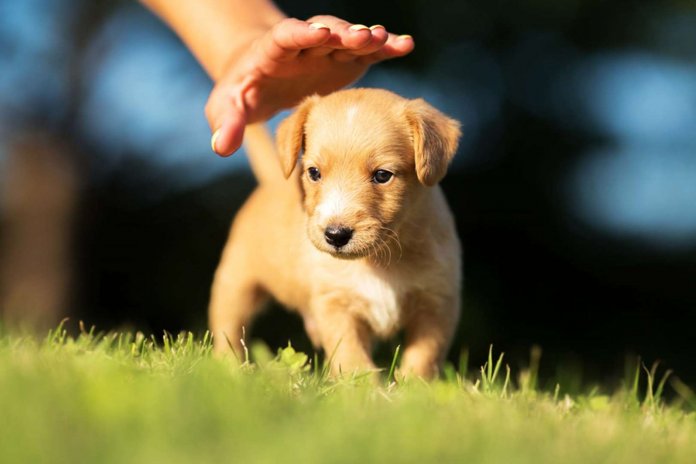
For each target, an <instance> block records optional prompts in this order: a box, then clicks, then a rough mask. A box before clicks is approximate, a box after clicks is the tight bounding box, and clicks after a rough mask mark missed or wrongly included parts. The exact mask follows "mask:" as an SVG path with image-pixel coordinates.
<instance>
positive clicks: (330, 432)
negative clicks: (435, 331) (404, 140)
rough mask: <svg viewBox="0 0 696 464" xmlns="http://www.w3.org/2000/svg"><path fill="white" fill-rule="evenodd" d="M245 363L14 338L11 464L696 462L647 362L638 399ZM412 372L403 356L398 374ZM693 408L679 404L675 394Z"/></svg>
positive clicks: (491, 366)
mask: <svg viewBox="0 0 696 464" xmlns="http://www.w3.org/2000/svg"><path fill="white" fill-rule="evenodd" d="M249 357H250V358H251V359H252V360H253V362H250V361H249V360H244V362H242V363H240V362H237V361H235V360H233V359H219V358H216V357H215V356H213V355H212V353H211V343H210V339H209V337H208V336H207V335H203V336H201V337H198V338H197V337H194V336H193V335H192V334H189V333H187V334H181V335H178V336H176V337H174V336H171V335H164V336H163V337H157V338H155V337H146V336H144V335H142V334H139V333H138V334H130V333H109V334H96V333H94V330H85V329H84V328H83V329H82V331H81V333H80V334H79V335H77V336H74V337H73V336H69V335H68V333H67V332H66V331H65V330H64V329H63V328H62V327H60V328H58V329H56V330H54V331H52V332H51V334H50V335H49V336H48V337H47V338H46V339H45V340H42V341H37V340H35V339H33V338H31V337H20V336H11V335H6V336H3V337H1V338H0V418H1V419H2V421H1V422H0V462H2V463H11V462H21V463H30V462H31V463H33V462H100V463H101V462H212V461H213V460H216V461H218V462H269V463H270V462H273V463H278V462H433V461H439V462H476V463H488V462H491V463H493V462H496V463H497V462H508V463H526V462H529V463H532V462H534V463H538V462H553V463H576V462H577V463H596V462H611V463H624V462H625V463H645V462H655V463H657V462H659V463H664V462H685V463H686V462H688V463H692V462H694V456H696V417H694V415H693V413H691V412H690V411H691V410H692V408H693V407H694V405H695V404H696V401H694V394H693V392H692V391H691V390H690V389H689V387H687V386H686V385H684V384H682V383H680V382H678V381H675V380H672V379H670V378H669V377H668V373H667V372H664V373H662V372H658V371H659V369H658V367H657V366H653V367H651V368H646V367H644V366H643V365H642V364H640V363H636V365H635V366H632V367H631V369H630V375H629V376H627V378H626V380H625V385H624V387H623V388H621V389H619V390H618V391H616V392H603V391H600V390H598V389H595V390H593V391H590V392H588V393H586V394H584V395H577V396H572V397H571V396H568V395H566V394H562V393H561V392H562V391H563V389H562V385H561V386H556V387H555V388H553V389H552V390H550V391H545V390H543V389H540V388H539V387H538V386H537V383H538V380H537V372H538V367H539V362H540V352H539V351H538V350H533V352H532V355H531V357H530V363H529V368H528V369H525V370H523V371H521V372H517V373H515V372H513V371H512V370H511V369H510V367H509V366H507V364H506V363H505V357H504V355H502V354H499V353H495V352H494V350H493V349H491V351H490V352H489V355H488V359H486V360H485V362H484V365H483V366H482V367H481V368H480V369H477V370H469V369H468V365H469V360H468V357H467V356H466V354H464V355H463V356H462V359H461V361H460V362H459V365H458V366H457V367H454V366H448V368H447V369H446V370H445V372H444V376H443V380H440V381H437V382H433V383H426V382H423V381H420V380H416V379H413V380H407V381H405V380H404V379H403V378H402V377H401V376H400V374H399V372H398V370H397V369H396V368H395V367H396V362H393V363H391V365H390V366H389V369H387V370H385V372H383V373H382V375H381V380H380V381H379V382H378V383H377V384H375V383H374V382H373V379H372V378H371V377H370V376H369V375H353V376H346V377H344V378H341V379H331V378H330V376H329V375H328V371H327V369H326V368H325V366H323V365H320V363H319V362H318V358H317V357H314V358H310V357H308V356H307V355H305V354H303V353H298V352H296V351H295V350H293V349H292V348H290V347H288V348H285V349H282V350H279V351H278V352H277V353H272V352H271V351H270V350H269V349H268V348H266V347H265V346H263V345H259V344H252V345H251V346H250V347H249ZM397 357H398V352H397V353H395V356H394V361H396V358H397ZM669 388H673V390H676V391H677V393H678V395H677V398H678V400H677V402H675V403H672V404H666V402H665V400H664V392H665V390H666V389H669Z"/></svg>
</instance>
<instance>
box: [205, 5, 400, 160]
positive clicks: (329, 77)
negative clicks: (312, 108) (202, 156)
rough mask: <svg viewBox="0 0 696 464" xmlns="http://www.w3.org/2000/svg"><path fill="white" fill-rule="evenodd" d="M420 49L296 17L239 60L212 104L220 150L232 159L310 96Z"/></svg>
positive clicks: (334, 21)
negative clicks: (250, 127)
mask: <svg viewBox="0 0 696 464" xmlns="http://www.w3.org/2000/svg"><path fill="white" fill-rule="evenodd" d="M413 47H414V43H413V39H412V38H411V37H410V36H408V35H401V36H397V35H395V34H391V33H389V32H387V30H386V29H385V28H384V27H383V26H380V25H376V26H372V27H370V28H368V27H366V26H363V25H359V24H351V23H349V22H346V21H344V20H342V19H339V18H336V17H334V16H315V17H313V18H310V19H309V20H307V21H300V20H298V19H293V18H288V19H283V20H281V21H280V22H278V23H277V24H276V25H275V26H274V27H273V28H271V29H270V30H267V31H259V33H258V35H257V36H256V37H253V38H252V39H251V40H250V42H248V47H246V48H245V49H244V50H238V52H236V53H234V54H233V56H232V57H231V58H230V60H229V61H228V65H227V67H226V68H225V69H224V70H223V72H222V74H221V76H220V77H219V78H218V81H217V83H216V85H215V87H214V88H213V91H212V92H211V94H210V97H209V98H208V103H207V104H206V108H205V113H206V117H207V119H208V123H209V124H210V127H211V129H212V131H213V137H212V140H211V144H212V148H213V151H214V152H215V153H217V154H219V155H221V156H228V155H231V154H232V153H234V152H235V151H236V150H237V149H238V148H239V147H240V146H241V144H242V139H243V137H244V126H245V125H246V124H251V123H254V122H258V121H262V120H265V119H268V118H270V117H271V116H273V114H275V113H277V112H278V111H280V110H281V109H284V108H289V107H292V106H294V105H295V104H297V103H299V101H300V100H301V99H302V98H303V97H305V96H307V95H311V94H314V93H318V94H327V93H330V92H332V91H334V90H338V89H340V88H342V87H344V86H346V85H348V84H350V83H351V82H353V81H355V80H356V79H358V78H359V77H360V76H361V75H362V74H363V73H365V71H366V70H367V68H368V67H369V66H370V65H371V64H373V63H376V62H378V61H382V60H386V59H389V58H395V57H399V56H403V55H406V54H408V53H409V52H411V50H413Z"/></svg>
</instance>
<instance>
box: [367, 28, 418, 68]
mask: <svg viewBox="0 0 696 464" xmlns="http://www.w3.org/2000/svg"><path fill="white" fill-rule="evenodd" d="M415 46H416V44H415V42H414V41H413V37H411V36H410V35H408V34H404V35H396V34H391V33H390V34H389V38H388V39H387V42H386V43H385V44H384V46H382V48H380V49H379V50H377V51H376V52H374V53H372V54H370V55H365V56H361V57H359V58H358V61H359V62H360V63H362V64H373V63H377V62H378V61H383V60H388V59H391V58H398V57H400V56H404V55H408V54H409V53H411V52H412V51H413V49H414V48H415Z"/></svg>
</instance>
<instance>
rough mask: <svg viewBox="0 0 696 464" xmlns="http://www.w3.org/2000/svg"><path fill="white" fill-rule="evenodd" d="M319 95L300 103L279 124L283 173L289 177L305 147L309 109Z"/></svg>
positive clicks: (277, 138) (278, 138)
mask: <svg viewBox="0 0 696 464" xmlns="http://www.w3.org/2000/svg"><path fill="white" fill-rule="evenodd" d="M318 98H319V97H318V96H317V95H312V96H311V97H307V98H305V99H304V100H303V101H302V103H300V104H299V105H298V106H297V108H296V109H295V112H294V113H292V114H291V115H290V116H288V117H287V118H285V119H284V120H283V121H282V122H281V123H280V125H279V126H278V132H277V135H276V144H277V146H278V156H279V158H280V166H281V168H282V169H283V174H284V175H285V178H286V179H287V178H288V177H290V174H292V171H293V170H294V169H295V165H297V158H298V157H299V156H300V150H302V149H303V148H304V139H305V123H306V122H307V115H308V114H309V110H310V109H312V106H313V105H314V103H315V102H316V100H317V99H318Z"/></svg>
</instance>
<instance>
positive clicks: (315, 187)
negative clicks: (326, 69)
mask: <svg viewBox="0 0 696 464" xmlns="http://www.w3.org/2000/svg"><path fill="white" fill-rule="evenodd" d="M459 136H460V131H459V123H458V122H456V121H454V120H452V119H450V118H448V117H446V116H445V115H443V114H442V113H440V112H439V111H437V110H436V109H435V108H433V107H431V106H430V105H428V104H427V103H426V102H425V101H423V100H421V99H418V100H406V99H404V98H401V97H399V96H397V95H395V94H393V93H391V92H387V91H385V90H377V89H351V90H344V91H341V92H336V93H333V94H331V95H328V96H326V97H319V96H312V97H309V98H307V99H306V100H304V101H303V102H302V103H301V104H300V105H299V106H298V107H297V109H296V111H295V112H294V113H293V114H292V115H291V116H290V117H288V118H287V119H285V120H284V121H283V122H282V123H281V125H280V127H279V129H278V137H277V141H278V152H279V156H280V161H281V165H282V168H283V171H284V173H285V176H286V177H289V176H290V174H291V173H292V172H293V170H295V169H296V168H297V165H298V159H299V155H300V151H302V150H304V154H303V156H302V161H301V163H300V169H301V170H302V172H301V182H302V186H303V189H304V208H305V211H306V213H307V233H308V235H309V238H310V240H311V241H312V243H313V244H314V245H315V246H316V247H317V248H318V249H319V250H321V251H325V252H328V253H331V254H332V255H334V256H336V257H340V258H358V257H363V256H368V255H371V254H378V253H381V252H383V251H382V248H383V247H384V246H386V245H387V243H388V242H389V240H392V239H394V238H395V230H396V229H398V227H399V223H400V221H402V220H403V219H404V218H405V217H406V216H407V215H408V213H409V212H410V210H412V208H416V207H417V199H418V197H419V195H420V194H421V193H422V192H423V191H424V190H425V188H426V187H431V186H433V185H435V184H437V183H438V182H439V181H440V180H441V179H442V178H443V177H444V175H445V173H446V171H447V166H448V164H449V162H450V160H451V159H452V157H453V156H454V153H455V152H456V149H457V143H458V140H459Z"/></svg>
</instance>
